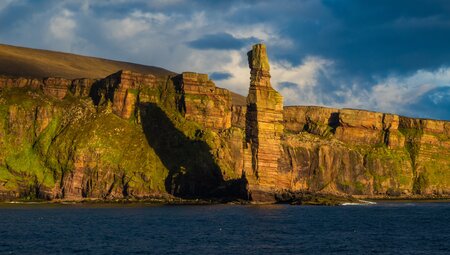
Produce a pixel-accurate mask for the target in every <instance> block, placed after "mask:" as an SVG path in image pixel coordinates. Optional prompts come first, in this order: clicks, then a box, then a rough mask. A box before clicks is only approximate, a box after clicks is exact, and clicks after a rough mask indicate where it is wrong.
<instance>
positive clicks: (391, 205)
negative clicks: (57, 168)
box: [0, 202, 450, 254]
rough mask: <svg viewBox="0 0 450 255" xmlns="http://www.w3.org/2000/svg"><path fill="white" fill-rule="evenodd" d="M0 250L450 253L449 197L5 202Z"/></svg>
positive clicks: (1, 206)
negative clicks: (337, 202) (341, 202)
mask: <svg viewBox="0 0 450 255" xmlns="http://www.w3.org/2000/svg"><path fill="white" fill-rule="evenodd" d="M0 254H450V203H448V202H434V203H430V202H377V203H376V204H371V205H348V206H336V207H329V206H292V205H195V206H192V205H152V204H145V203H137V204H72V205H63V204H26V203H23V204H7V203H4V204H0Z"/></svg>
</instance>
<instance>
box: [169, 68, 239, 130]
mask: <svg viewBox="0 0 450 255" xmlns="http://www.w3.org/2000/svg"><path fill="white" fill-rule="evenodd" d="M173 80H174V82H175V86H176V87H177V88H178V91H179V92H180V93H181V94H182V100H183V102H182V109H181V111H182V113H184V116H185V117H186V119H188V120H192V121H195V122H197V123H200V124H201V125H202V126H203V127H205V128H210V129H213V130H221V129H227V128H230V127H231V95H230V91H228V90H226V89H222V88H218V87H216V85H215V84H214V82H212V81H211V80H210V79H209V78H208V75H207V74H199V73H192V72H184V73H182V74H180V75H178V76H175V77H174V79H173Z"/></svg>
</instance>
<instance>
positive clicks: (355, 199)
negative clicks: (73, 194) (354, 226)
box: [0, 193, 450, 206]
mask: <svg viewBox="0 0 450 255" xmlns="http://www.w3.org/2000/svg"><path fill="white" fill-rule="evenodd" d="M382 202H394V203H408V202H417V203H446V202H450V196H400V197H389V196H370V197H368V196H336V195H331V194H320V193H299V194H295V195H294V196H291V197H289V198H284V199H280V200H278V201H276V202H273V203H263V202H254V201H248V200H239V199H235V200H230V199H220V198H211V199H196V198H193V199H189V198H175V197H171V198H167V197H166V198H161V197H154V198H128V199H100V198H89V199H52V200H45V199H5V200H0V205H5V204H18V205H33V204H40V205H43V204H48V205H52V204H54V205H58V204H59V205H82V204H86V205H96V204H98V205H102V204H103V205H107V204H114V205H121V204H123V205H130V204H147V205H219V204H222V205H274V204H287V205H296V206H299V205H300V206H302V205H308V206H343V205H371V204H377V203H382Z"/></svg>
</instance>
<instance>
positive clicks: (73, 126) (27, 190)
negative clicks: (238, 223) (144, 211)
mask: <svg viewBox="0 0 450 255" xmlns="http://www.w3.org/2000/svg"><path fill="white" fill-rule="evenodd" d="M248 56H249V66H250V75H251V79H250V88H249V95H248V97H247V105H242V104H239V105H233V103H232V102H233V101H232V95H231V93H230V92H229V91H228V90H225V89H221V88H218V87H216V86H215V84H214V83H213V82H212V81H211V80H209V78H208V76H207V75H205V74H197V73H189V72H186V73H182V74H179V75H172V76H154V75H151V74H140V73H135V72H131V71H120V72H117V73H114V74H111V75H109V76H107V77H105V78H103V79H64V78H44V79H32V78H20V77H6V76H4V77H0V198H2V199H8V198H46V199H53V198H64V199H81V198H106V199H111V198H123V197H136V198H143V197H155V196H170V195H174V196H179V197H234V198H236V197H241V198H248V199H252V200H255V201H275V199H276V198H279V197H280V195H283V194H285V193H290V192H303V191H310V192H322V193H332V194H337V195H347V194H351V195H364V196H386V195H389V196H397V195H414V194H419V195H450V122H446V121H437V120H424V119H414V118H407V117H402V116H398V115H394V114H384V113H377V112H369V111H363V110H352V109H333V108H324V107H313V106H289V107H284V108H283V102H282V97H281V96H280V95H279V94H278V92H276V91H275V90H274V89H273V88H272V87H271V84H270V73H269V71H270V67H269V62H268V58H267V54H266V49H265V46H263V45H255V46H254V47H253V49H252V51H250V52H249V54H248Z"/></svg>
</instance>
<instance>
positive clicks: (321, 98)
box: [0, 0, 450, 120]
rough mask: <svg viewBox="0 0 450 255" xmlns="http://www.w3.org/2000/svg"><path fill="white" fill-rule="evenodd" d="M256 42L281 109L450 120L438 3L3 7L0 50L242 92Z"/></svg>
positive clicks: (444, 7)
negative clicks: (69, 58) (202, 77)
mask: <svg viewBox="0 0 450 255" xmlns="http://www.w3.org/2000/svg"><path fill="white" fill-rule="evenodd" d="M260 42H263V43H265V44H266V45H267V50H268V54H269V60H270V64H271V75H272V79H271V80H272V86H273V87H274V88H275V89H277V90H278V91H279V92H280V93H281V94H282V95H283V96H284V103H285V105H321V106H329V107H337V108H359V109H367V110H373V111H382V112H389V113H397V114H401V115H407V116H412V117H422V118H435V119H444V120H450V1H447V0H421V1H418V0H395V1H392V0H345V1H343V0H342V1H341V0H299V1H293V0H274V1H263V0H260V1H250V0H249V1H235V0H227V1H206V0H198V1H189V0H104V1H95V0H79V1H76V0H55V1H50V0H49V1H44V0H43V1H34V0H1V1H0V43H3V44H12V45H19V46H24V47H31V48H40V49H49V50H57V51H65V52H71V53H75V54H83V55H89V56H96V57H102V58H108V59H115V60H122V61H128V62H134V63H140V64H145V65H154V66H160V67H163V68H166V69H169V70H171V71H175V72H183V71H193V72H200V73H208V74H209V75H210V77H211V78H212V79H213V80H214V81H215V83H216V85H217V86H220V87H224V88H228V89H230V90H232V91H235V92H238V93H240V94H242V95H247V92H248V86H249V77H250V73H249V69H248V64H247V58H246V52H247V51H248V50H249V49H251V45H252V44H254V43H260Z"/></svg>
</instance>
